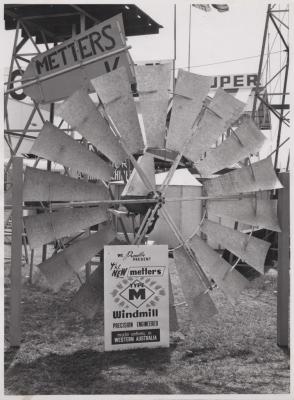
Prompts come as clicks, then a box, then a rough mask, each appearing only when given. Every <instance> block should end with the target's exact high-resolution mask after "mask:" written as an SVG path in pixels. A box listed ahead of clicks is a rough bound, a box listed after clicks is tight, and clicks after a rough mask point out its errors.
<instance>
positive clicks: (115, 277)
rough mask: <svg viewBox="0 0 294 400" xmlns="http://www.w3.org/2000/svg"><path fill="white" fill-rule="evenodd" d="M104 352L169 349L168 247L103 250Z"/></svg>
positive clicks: (108, 248)
mask: <svg viewBox="0 0 294 400" xmlns="http://www.w3.org/2000/svg"><path fill="white" fill-rule="evenodd" d="M104 305H105V321H104V326H105V328H104V329H105V350H106V351H111V350H125V349H136V348H144V347H168V346H169V287H168V247H167V245H157V246H143V245H139V246H138V245H137V246H136V245H130V246H105V247H104Z"/></svg>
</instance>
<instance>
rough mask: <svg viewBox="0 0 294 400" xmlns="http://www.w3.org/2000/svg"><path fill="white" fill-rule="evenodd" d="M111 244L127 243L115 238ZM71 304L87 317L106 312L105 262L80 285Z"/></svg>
mask: <svg viewBox="0 0 294 400" xmlns="http://www.w3.org/2000/svg"><path fill="white" fill-rule="evenodd" d="M109 244H110V245H111V244H112V245H115V244H118V245H125V244H126V243H125V242H123V241H120V240H118V239H117V238H115V239H114V240H112V241H111V242H110V243H109ZM70 304H71V306H72V307H73V308H74V309H75V310H77V311H79V312H80V313H81V314H82V315H84V317H86V318H93V317H94V316H95V315H96V314H97V313H98V312H99V313H101V314H103V313H104V264H103V262H100V263H99V265H98V267H97V268H96V269H95V271H94V272H93V273H92V274H91V275H90V277H89V279H88V280H87V281H86V282H85V283H84V284H83V285H81V286H80V288H79V290H78V291H77V292H76V293H75V295H74V296H73V298H72V299H71V301H70Z"/></svg>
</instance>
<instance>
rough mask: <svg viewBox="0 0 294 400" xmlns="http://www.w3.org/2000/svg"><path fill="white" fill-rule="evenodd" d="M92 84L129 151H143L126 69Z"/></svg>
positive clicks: (97, 79) (113, 72) (96, 80)
mask: <svg viewBox="0 0 294 400" xmlns="http://www.w3.org/2000/svg"><path fill="white" fill-rule="evenodd" d="M91 83H92V85H93V87H94V89H95V90H96V92H97V94H98V96H99V98H100V100H101V101H102V103H103V105H104V108H105V110H106V112H107V114H108V115H109V116H110V117H111V119H112V121H113V122H114V124H115V125H116V126H117V128H118V129H119V133H120V135H121V136H122V138H123V139H124V141H125V142H126V145H127V147H128V149H129V151H130V152H131V153H132V154H134V153H137V152H140V151H142V150H143V149H144V142H143V136H142V132H141V128H140V124H139V119H138V115H137V111H136V105H135V102H134V98H133V95H132V92H131V85H130V82H129V79H128V74H127V71H126V69H125V67H121V68H118V69H116V70H114V71H112V72H109V73H108V74H104V75H102V76H99V77H98V78H95V79H92V80H91Z"/></svg>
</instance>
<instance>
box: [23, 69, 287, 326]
mask: <svg viewBox="0 0 294 400" xmlns="http://www.w3.org/2000/svg"><path fill="white" fill-rule="evenodd" d="M135 72H136V80H137V92H138V97H139V102H140V114H141V117H142V121H143V123H142V121H140V118H139V115H138V111H137V108H136V104H135V101H134V97H133V94H132V90H131V84H130V82H129V79H128V75H127V71H126V69H125V68H124V67H121V68H118V69H116V70H114V71H112V72H109V73H107V74H104V75H101V76H99V77H97V78H94V79H92V80H91V84H92V86H93V88H94V89H95V92H96V94H97V98H98V105H97V104H95V103H94V102H93V101H92V99H91V97H90V96H89V95H88V93H87V90H86V89H85V88H80V89H79V90H77V91H76V92H75V93H73V94H72V95H71V96H70V97H68V98H67V99H66V100H65V101H64V102H63V103H62V104H61V105H60V107H59V109H58V110H57V113H58V115H59V116H60V117H61V118H62V119H63V120H64V121H66V122H67V123H68V124H69V125H70V126H71V127H72V128H73V129H74V130H75V131H77V132H79V134H80V135H81V136H82V137H83V139H84V142H86V143H88V144H89V143H90V144H91V145H92V148H93V151H92V150H89V148H88V147H87V146H86V145H85V144H84V143H78V142H77V141H76V140H74V139H73V138H72V137H71V136H69V135H67V134H65V133H64V132H63V131H62V130H60V129H59V128H57V127H56V126H54V125H53V124H51V123H49V122H46V123H45V124H44V126H43V129H42V130H41V132H40V134H39V136H38V138H37V139H36V140H35V142H34V145H33V147H32V149H31V153H32V154H35V155H36V156H38V157H41V158H44V159H47V160H49V161H54V162H57V163H59V164H61V165H63V166H64V167H65V169H66V170H67V171H68V170H69V171H79V172H81V173H84V174H87V175H88V176H91V177H93V178H95V179H96V180H97V182H95V183H93V182H87V181H84V180H81V179H77V178H73V177H71V176H66V175H60V174H59V173H54V172H51V171H41V170H39V169H37V168H29V167H28V168H26V171H25V178H24V193H23V198H24V201H30V202H48V203H49V205H50V209H49V211H48V212H45V213H42V214H36V215H31V216H28V217H25V218H24V223H25V227H26V232H27V236H28V241H29V245H30V246H31V248H32V249H34V248H37V247H40V246H42V245H44V244H46V243H50V242H52V241H54V240H58V239H60V238H63V237H65V236H68V235H72V234H75V233H77V232H79V231H81V230H84V229H87V228H89V227H91V226H93V225H97V224H99V229H98V231H97V232H96V233H92V234H91V235H90V236H88V237H86V238H84V239H77V240H73V241H72V242H71V244H70V245H69V246H68V247H66V248H64V249H62V250H60V251H59V252H57V253H55V254H53V256H52V257H51V258H49V259H47V260H46V261H44V262H42V263H41V264H40V265H38V267H39V268H40V270H41V271H42V273H43V274H44V275H45V277H46V279H47V281H48V283H49V284H50V286H51V287H52V288H53V289H54V290H59V289H60V287H61V286H62V284H63V283H64V282H66V281H67V280H69V279H71V278H72V276H73V275H74V274H75V273H77V272H78V271H79V270H80V269H81V268H82V267H83V266H84V265H85V264H86V263H87V262H89V261H90V260H91V259H92V258H93V257H94V256H95V255H96V254H97V253H99V252H101V250H102V249H103V246H104V245H107V244H111V243H114V242H115V240H116V238H117V232H116V230H115V229H114V224H113V220H112V219H113V214H114V212H113V211H114V210H113V208H111V206H112V205H113V204H114V203H115V202H116V203H118V204H119V203H121V204H125V205H128V204H134V203H137V204H139V203H140V204H141V206H142V207H143V208H144V212H142V218H141V223H140V226H139V227H138V229H136V231H135V232H133V233H134V235H133V237H132V243H133V244H139V243H141V240H142V239H143V238H144V236H145V235H146V232H148V229H150V226H152V224H154V223H155V224H162V223H164V224H166V225H167V226H168V227H169V228H170V229H171V231H172V232H173V233H174V235H175V237H176V239H177V241H178V246H177V247H175V248H173V249H171V251H172V253H173V257H174V260H175V264H176V268H177V272H178V275H179V278H180V281H181V285H182V289H183V292H184V294H185V299H186V302H187V304H188V307H189V311H190V314H191V321H193V322H194V323H198V322H199V321H200V320H205V319H208V318H210V317H211V316H213V315H214V314H215V313H216V312H217V308H216V305H215V304H214V302H213V301H212V298H211V296H210V293H211V291H212V290H215V289H216V290H221V291H223V292H224V294H225V295H226V296H227V297H228V298H229V300H230V301H231V302H233V303H234V302H235V301H236V299H237V298H238V296H239V295H240V293H241V292H242V290H243V289H245V288H246V287H247V286H248V283H249V282H248V281H247V279H246V278H245V277H244V276H243V275H242V274H241V273H239V272H238V271H237V270H236V269H235V266H236V263H235V264H234V265H231V264H229V263H228V262H227V261H225V260H224V259H223V258H222V257H221V256H220V255H219V253H218V252H217V251H215V250H214V249H213V248H212V247H210V245H209V244H208V242H207V241H206V240H205V239H204V236H206V237H207V238H208V239H209V240H212V241H214V242H216V243H218V244H219V245H221V246H222V247H223V248H226V249H228V250H229V251H231V252H232V253H233V254H235V255H236V256H237V257H238V259H242V260H244V261H246V262H247V263H248V264H249V265H251V266H252V267H253V268H255V269H256V270H257V271H259V272H261V273H263V272H264V262H265V257H266V253H267V251H268V249H269V246H270V243H268V242H266V241H264V240H261V239H257V238H255V237H253V236H252V232H253V230H254V228H255V227H260V228H261V227H263V228H267V229H270V230H274V231H279V230H280V228H279V223H278V219H277V210H276V209H277V201H276V200H275V199H272V198H270V191H272V190H273V189H274V190H276V189H279V188H281V187H282V185H281V183H280V181H279V180H278V178H277V177H276V174H275V171H274V168H273V165H272V161H271V158H266V159H264V160H261V161H257V162H255V163H251V162H250V156H251V155H252V154H255V153H257V152H258V151H259V150H260V148H261V147H262V146H263V144H264V142H265V140H266V138H265V136H264V135H263V134H262V133H261V132H260V131H259V129H258V128H257V127H256V126H255V124H254V122H253V121H252V120H250V119H247V120H244V121H243V122H242V123H241V125H240V126H239V127H238V128H237V129H236V130H233V129H232V130H231V135H230V136H229V137H227V138H226V140H224V141H223V142H222V143H221V144H220V145H218V146H217V147H215V143H216V142H217V140H218V138H219V137H220V135H222V134H223V133H224V132H225V131H226V130H227V129H228V128H230V127H231V126H232V124H233V123H234V121H236V120H237V119H238V118H239V117H240V115H241V114H242V112H243V109H244V106H245V104H244V103H242V102H240V101H239V100H237V99H236V98H234V97H233V96H232V95H230V94H228V93H226V92H225V91H223V90H222V89H218V90H217V91H216V94H215V96H214V97H213V98H212V99H209V101H208V99H207V96H208V92H209V89H210V86H211V84H212V78H211V77H208V76H202V75H197V74H194V73H190V72H186V71H184V70H179V72H178V77H177V82H176V85H175V89H174V92H173V93H171V91H170V82H171V65H170V64H169V63H166V64H162V65H156V66H137V67H136V70H135ZM170 103H171V104H172V108H171V115H170V119H169V122H168V124H167V113H168V110H169V104H170ZM142 127H143V130H144V136H145V141H146V143H144V138H143V133H142ZM148 148H158V149H163V148H166V149H170V150H173V151H174V152H176V154H177V155H176V158H175V160H174V161H173V163H172V165H171V168H170V170H169V172H168V173H167V175H166V178H165V179H164V181H163V183H162V184H161V186H160V188H159V190H158V188H156V185H155V169H154V158H153V156H152V154H151V153H150V152H148V151H147V150H146V149H148ZM138 153H141V154H143V155H142V156H141V157H140V158H138V159H136V158H135V157H134V155H135V154H138ZM183 157H184V158H185V159H187V160H188V161H189V163H190V164H191V163H193V164H194V166H195V167H196V168H197V170H198V171H199V173H200V175H201V177H202V178H203V190H204V193H203V196H202V197H201V198H198V199H191V200H193V201H200V200H201V201H204V202H205V214H204V217H203V218H202V220H201V223H200V224H199V226H198V227H195V231H194V234H193V235H192V236H190V237H185V236H184V235H183V233H182V232H181V229H180V228H179V226H178V225H177V224H176V223H175V221H174V219H173V215H171V213H170V212H169V210H168V207H167V206H168V202H169V201H171V200H174V199H169V198H168V196H167V189H168V187H169V183H170V181H171V179H172V176H173V174H174V173H175V171H176V169H177V167H178V165H179V163H180V161H181V160H182V159H183ZM125 160H129V161H130V162H131V163H132V164H133V166H134V170H133V172H132V174H131V176H130V177H129V179H128V182H127V184H126V186H125V188H124V191H123V193H122V196H121V198H120V199H119V200H113V198H112V197H111V193H110V191H109V182H110V179H111V176H112V174H113V168H114V165H115V166H119V165H120V164H121V163H122V162H123V161H125ZM244 160H245V161H246V162H243V161H244ZM241 162H242V163H241ZM232 166H237V167H236V168H233V169H232V170H231V171H230V172H228V173H225V174H218V175H214V174H215V173H217V172H219V171H221V170H223V169H224V168H226V167H232ZM158 216H159V218H158ZM215 217H226V218H230V219H231V220H232V222H234V221H238V222H239V223H243V224H246V225H249V226H250V230H251V234H249V235H248V234H246V233H243V232H242V231H241V230H236V229H232V228H229V227H227V226H223V225H221V224H219V223H217V222H215ZM102 276H103V263H101V265H100V266H99V267H98V268H97V269H96V270H95V271H94V272H93V273H92V275H91V276H90V279H89V280H88V281H87V282H86V283H84V284H82V285H81V287H80V289H79V290H78V291H77V293H76V294H75V296H74V298H73V299H72V305H73V306H75V307H76V308H77V309H78V310H79V311H81V312H82V313H83V314H85V315H86V316H87V317H93V316H94V315H95V314H96V312H97V311H98V309H99V308H100V307H101V304H102V301H103V280H102ZM171 290H172V289H171ZM170 297H171V299H173V296H172V293H171V296H170ZM171 303H172V300H171ZM170 310H172V312H173V314H172V315H173V317H174V318H175V308H173V307H172V304H171V307H170Z"/></svg>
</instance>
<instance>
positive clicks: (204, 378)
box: [5, 264, 290, 395]
mask: <svg viewBox="0 0 294 400" xmlns="http://www.w3.org/2000/svg"><path fill="white" fill-rule="evenodd" d="M8 270H9V264H6V265H5V271H6V279H5V282H6V283H5V286H6V287H5V292H6V295H7V297H6V302H5V303H6V304H5V310H6V313H5V319H6V321H8V318H9V304H8V301H7V300H8V293H9V279H8V277H7V274H8ZM27 273H28V269H27V267H26V266H24V267H23V275H24V277H25V276H26V275H27ZM77 287H78V282H77V280H73V281H72V282H69V283H67V284H65V285H64V286H63V287H62V289H61V290H60V291H59V292H58V293H57V294H54V293H53V292H52V291H50V290H49V289H47V288H46V287H45V285H44V282H43V281H42V279H38V280H37V281H36V283H35V284H33V285H29V284H28V282H27V280H26V278H24V285H23V292H22V302H23V304H22V307H23V314H22V316H23V320H22V332H23V339H22V344H21V347H20V348H19V349H16V350H14V349H9V347H7V349H6V352H5V392H6V394H10V395H12V394H13V395H36V394H39V395H41V394H43V395H45V394H47V395H48V394H51V395H54V394H55V395H58V394H59V395H61V394H202V393H203V394H217V393H226V394H229V393H238V394H239V393H240V394H241V393H289V373H290V371H289V354H287V352H286V351H284V350H283V349H281V348H279V347H278V346H277V344H276V294H275V290H276V276H275V275H273V274H267V275H265V276H263V277H262V278H259V279H258V280H257V281H255V282H254V283H253V285H252V287H251V288H250V289H248V290H246V291H245V292H244V293H243V294H242V295H241V297H240V299H239V301H238V303H237V305H236V307H235V308H233V307H232V306H231V305H230V303H228V302H227V300H226V298H225V297H224V296H223V295H222V293H220V292H218V291H215V293H214V294H213V297H214V301H215V302H216V304H217V306H218V309H219V314H218V315H217V316H216V317H214V318H212V319H211V321H210V322H209V323H206V324H202V325H199V326H196V327H191V326H190V325H189V317H188V314H187V312H186V310H185V309H183V311H182V313H181V315H179V319H180V322H181V326H182V331H181V332H176V333H173V334H172V335H171V346H170V348H169V349H155V350H150V349H149V350H147V349H142V350H136V351H134V350H129V351H123V352H111V353H105V352H104V351H103V315H97V316H96V317H95V318H94V319H93V320H87V319H85V318H84V317H82V316H81V315H79V314H78V313H77V312H75V311H73V310H72V309H71V308H70V307H69V305H68V304H69V300H70V298H71V297H72V295H73V293H74V291H75V290H76V289H77ZM7 326H8V324H7V322H6V333H7Z"/></svg>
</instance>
